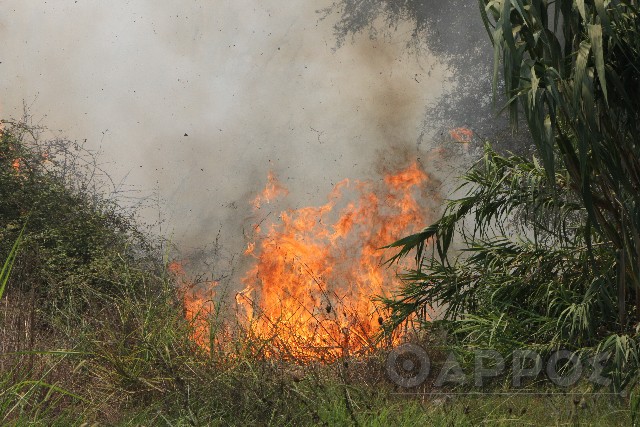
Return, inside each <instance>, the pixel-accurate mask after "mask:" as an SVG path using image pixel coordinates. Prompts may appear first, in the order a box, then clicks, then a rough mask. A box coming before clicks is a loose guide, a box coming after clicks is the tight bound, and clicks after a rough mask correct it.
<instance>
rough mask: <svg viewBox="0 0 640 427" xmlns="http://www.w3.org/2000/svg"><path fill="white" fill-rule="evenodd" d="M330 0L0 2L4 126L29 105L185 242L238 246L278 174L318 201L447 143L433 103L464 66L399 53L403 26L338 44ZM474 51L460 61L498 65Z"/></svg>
mask: <svg viewBox="0 0 640 427" xmlns="http://www.w3.org/2000/svg"><path fill="white" fill-rule="evenodd" d="M324 3H326V4H323V2H303V1H298V2H290V1H284V0H265V1H261V2H255V1H247V0H236V1H215V2H213V1H204V0H192V1H184V0H181V1H177V0H162V1H160V0H153V1H152V0H133V1H126V2H104V1H98V0H93V1H90V0H78V1H71V0H56V1H54V2H52V1H36V0H33V1H29V2H24V1H18V0H7V1H4V2H2V4H1V5H0V9H2V14H1V15H0V16H1V18H0V36H1V37H2V40H3V50H2V58H0V61H1V63H0V76H2V78H1V81H0V105H1V108H2V115H3V116H4V117H7V116H13V117H15V116H20V115H21V110H22V105H23V102H26V104H27V105H28V106H29V109H30V113H31V114H32V115H33V116H34V117H35V118H36V119H38V120H39V121H40V123H41V124H43V125H46V126H48V127H49V128H52V129H54V133H60V134H62V135H66V136H68V137H70V138H71V139H77V140H84V139H86V140H87V145H88V146H89V147H90V148H95V149H101V150H102V152H103V157H102V158H103V159H104V160H105V161H107V162H108V164H107V165H106V166H105V167H106V169H107V170H108V171H109V172H110V173H111V174H112V175H113V177H114V179H115V181H116V182H121V181H123V180H124V181H125V182H126V183H127V184H128V185H130V186H133V187H136V188H140V189H143V190H144V191H147V190H149V191H151V190H157V191H158V193H159V195H160V197H161V199H162V200H163V203H162V206H161V207H162V214H163V215H164V217H165V218H166V224H167V227H168V228H165V229H163V230H162V231H163V232H165V233H168V234H170V235H172V236H173V240H174V241H175V242H176V243H177V244H179V245H181V246H183V247H198V246H202V245H205V244H207V243H211V242H213V241H214V239H216V236H217V232H218V230H219V229H221V228H222V229H223V234H225V236H226V237H225V238H224V239H223V240H226V241H227V243H226V244H227V246H229V247H231V248H232V249H231V251H232V252H233V251H236V250H240V249H241V247H242V246H243V245H244V242H243V241H241V239H240V238H239V237H238V236H242V228H243V226H244V225H246V222H247V218H248V216H249V215H250V207H249V204H248V201H249V200H251V199H252V197H253V196H255V194H256V192H257V191H259V190H260V189H261V188H262V187H263V185H264V182H265V180H266V176H267V173H268V171H269V170H273V171H275V173H276V174H277V175H278V177H279V179H280V181H282V182H283V184H284V185H286V187H287V188H288V189H289V190H290V192H291V194H290V197H289V200H293V201H294V202H293V203H294V204H295V205H296V206H292V207H299V206H303V205H308V204H318V203H323V201H324V200H325V195H326V194H327V193H329V192H330V191H331V189H332V188H333V185H334V184H335V183H337V182H338V181H340V180H342V179H343V178H351V179H372V178H373V179H376V178H378V179H379V177H378V175H377V174H378V172H379V170H380V168H381V167H382V166H384V164H389V163H393V161H394V159H400V161H402V160H405V159H407V158H417V157H420V156H423V155H424V154H425V153H426V152H427V151H428V150H429V149H430V148H432V147H433V146H434V145H435V144H436V143H440V142H442V141H441V139H442V138H440V139H439V136H438V135H439V134H438V130H439V129H440V128H441V127H442V123H440V124H438V123H435V122H434V121H433V120H434V117H436V116H434V115H433V114H432V113H429V111H432V110H429V108H427V107H426V106H431V108H433V106H434V105H438V102H439V100H441V99H445V98H446V97H447V96H449V97H451V94H452V93H455V89H456V87H458V86H464V85H461V82H460V81H456V76H458V75H459V74H456V73H457V71H456V68H455V66H454V65H452V64H454V63H455V55H453V56H452V55H451V54H450V52H445V51H443V50H442V49H435V48H434V49H431V50H430V48H429V45H428V43H427V45H426V46H424V47H423V48H422V49H421V50H420V52H419V53H416V51H415V50H408V49H406V46H407V40H408V39H410V38H411V35H412V33H413V29H412V25H411V24H410V23H408V24H406V25H405V24H403V23H402V22H396V23H395V24H394V25H395V27H394V31H389V32H386V33H385V36H384V37H378V38H370V37H367V36H366V34H356V35H355V36H354V37H353V39H351V40H348V41H347V42H345V43H343V44H342V45H341V46H340V48H337V49H336V46H337V39H336V28H337V27H335V25H336V24H337V23H338V22H339V20H340V14H339V10H333V11H332V12H331V11H330V9H327V10H329V12H328V15H327V16H326V17H325V18H324V19H322V17H323V16H324V15H323V14H321V13H318V10H319V9H322V8H330V6H331V5H332V3H331V2H330V1H327V2H324ZM438 10H440V9H438ZM444 10H445V11H446V8H445V9H444ZM436 13H444V12H442V11H440V12H438V11H436ZM447 13H449V12H447ZM468 19H469V22H470V23H469V28H472V29H473V31H474V32H475V33H478V34H482V31H483V30H482V29H481V23H480V20H479V18H477V17H476V16H472V17H469V18H468ZM374 24H375V25H384V21H375V20H374V22H372V25H374ZM456 28H458V30H459V29H460V28H459V26H458V27H456ZM470 31H471V30H470ZM467 39H468V37H467ZM470 42H473V44H474V49H475V50H474V51H473V52H471V53H470V52H466V53H465V54H464V55H465V57H467V59H468V57H469V55H472V57H473V58H481V57H482V58H484V59H483V60H482V61H485V60H488V61H490V58H489V57H487V56H486V52H484V51H481V50H482V49H480V48H478V46H477V39H474V40H471V41H470ZM469 63H473V61H471V62H469ZM483 64H484V62H483ZM483 67H484V65H483ZM485 69H486V67H485V68H482V70H483V71H482V72H484V70H485ZM467 75H469V74H467ZM487 77H488V76H487ZM465 83H466V87H468V86H469V82H468V81H467V82H465ZM451 99H452V98H451ZM458 101H459V102H462V101H464V100H462V101H461V100H458ZM451 102H454V103H455V102H456V101H455V100H452V101H451ZM465 108H466V109H465V111H469V110H470V106H469V105H466V106H465ZM482 108H483V110H482V111H483V113H482V114H485V115H486V111H489V107H488V106H487V105H483V106H482ZM453 110H455V108H453V107H452V111H453ZM425 111H426V112H425ZM429 114H431V115H429ZM425 118H426V119H427V120H430V121H428V122H426V121H425ZM437 119H438V120H441V121H442V122H443V123H444V122H446V121H447V120H449V121H451V117H438V118H437ZM460 125H462V124H460ZM423 157H424V158H425V159H426V158H427V157H425V156H423ZM425 161H426V160H425ZM455 163H458V164H459V163H460V161H459V160H456V161H455ZM425 168H426V169H427V170H429V169H430V167H429V165H428V164H427V165H425ZM148 215H149V216H151V215H152V214H151V213H149V214H148ZM234 239H235V240H234ZM229 242H237V244H236V243H229ZM234 245H235V246H234Z"/></svg>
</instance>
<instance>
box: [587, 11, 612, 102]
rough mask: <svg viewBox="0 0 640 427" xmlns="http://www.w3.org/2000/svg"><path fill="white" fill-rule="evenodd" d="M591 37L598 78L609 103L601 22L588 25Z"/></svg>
mask: <svg viewBox="0 0 640 427" xmlns="http://www.w3.org/2000/svg"><path fill="white" fill-rule="evenodd" d="M588 29H589V38H590V39H591V47H592V49H593V55H594V56H595V61H596V70H597V71H598V79H599V80H600V86H602V92H603V93H604V99H605V102H606V103H607V104H609V99H608V96H607V80H606V78H605V73H604V49H603V48H602V27H601V26H600V25H599V24H593V25H589V26H588Z"/></svg>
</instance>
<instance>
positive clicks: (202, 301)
mask: <svg viewBox="0 0 640 427" xmlns="http://www.w3.org/2000/svg"><path fill="white" fill-rule="evenodd" d="M184 265H185V263H184V262H177V261H175V262H172V263H170V264H169V266H168V270H169V272H170V273H172V274H173V275H174V276H175V277H176V279H177V280H178V281H179V290H180V294H181V296H182V302H183V305H184V315H185V318H186V319H187V320H188V321H189V323H190V324H191V339H192V340H193V341H194V342H195V343H197V344H198V345H199V346H200V347H202V348H204V349H207V350H208V349H210V345H211V342H210V337H209V325H210V320H211V316H212V314H213V313H214V309H215V303H214V297H215V288H216V287H217V286H218V282H208V283H206V284H204V286H202V285H200V286H196V285H195V284H194V283H192V282H191V281H190V280H189V279H188V277H187V274H186V272H185V270H184Z"/></svg>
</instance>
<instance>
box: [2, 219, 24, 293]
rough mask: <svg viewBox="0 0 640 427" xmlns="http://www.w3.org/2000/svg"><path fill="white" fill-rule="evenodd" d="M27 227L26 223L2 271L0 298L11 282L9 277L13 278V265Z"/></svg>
mask: <svg viewBox="0 0 640 427" xmlns="http://www.w3.org/2000/svg"><path fill="white" fill-rule="evenodd" d="M26 227H27V224H26V223H25V225H24V226H22V230H21V231H20V234H19V235H18V238H17V239H16V241H15V243H14V244H13V247H12V248H11V251H10V252H9V255H8V256H7V259H6V260H5V261H4V265H3V266H2V271H0V298H2V295H3V294H4V291H5V289H6V287H7V283H8V282H9V277H10V276H11V270H13V265H14V263H15V260H16V256H17V255H18V250H19V249H20V242H21V241H22V235H23V234H24V230H25V228H26Z"/></svg>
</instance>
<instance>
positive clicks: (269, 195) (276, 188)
mask: <svg viewBox="0 0 640 427" xmlns="http://www.w3.org/2000/svg"><path fill="white" fill-rule="evenodd" d="M287 194H289V190H287V189H286V188H285V187H284V186H283V185H282V184H280V182H279V181H278V179H277V178H276V177H275V175H274V174H273V172H269V175H268V176H267V185H266V187H265V188H264V190H263V191H262V193H260V194H259V195H258V196H257V197H256V198H255V199H254V200H253V207H254V209H260V206H261V205H262V203H269V202H270V201H271V200H274V199H276V198H278V197H281V196H286V195H287Z"/></svg>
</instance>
